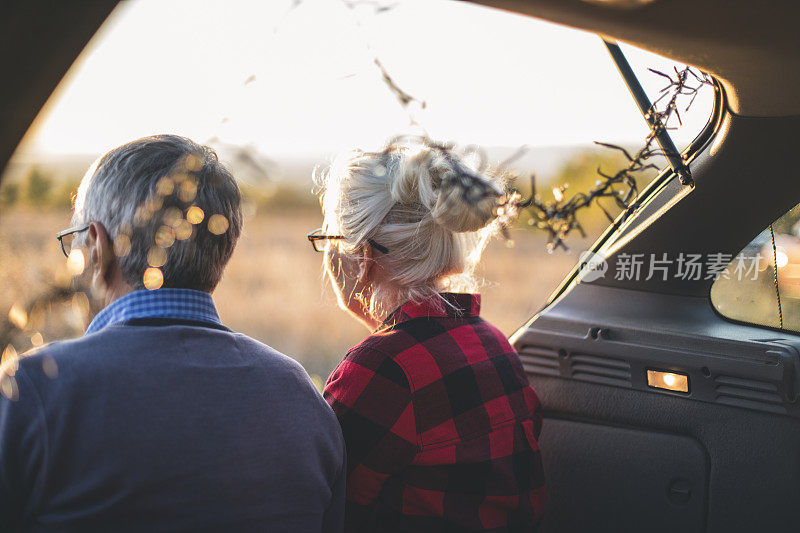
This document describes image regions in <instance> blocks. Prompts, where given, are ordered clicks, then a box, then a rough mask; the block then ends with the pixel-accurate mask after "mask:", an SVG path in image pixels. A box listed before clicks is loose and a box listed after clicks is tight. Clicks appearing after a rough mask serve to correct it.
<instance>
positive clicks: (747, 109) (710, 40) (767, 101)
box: [470, 0, 800, 117]
mask: <svg viewBox="0 0 800 533" xmlns="http://www.w3.org/2000/svg"><path fill="white" fill-rule="evenodd" d="M470 1H472V2H474V3H477V4H483V5H487V6H492V7H497V8H502V9H506V10H509V11H513V12H515V13H520V14H525V15H530V16H533V17H536V18H541V19H544V20H548V21H551V22H555V23H559V24H564V25H567V26H571V27H574V28H578V29H582V30H587V31H591V32H595V33H598V34H601V35H602V36H604V37H605V38H608V39H613V40H619V41H624V42H626V43H629V44H632V45H635V46H638V47H640V48H643V49H646V50H649V51H651V52H654V53H657V54H660V55H663V56H665V57H668V58H671V59H674V60H676V61H681V62H685V63H687V64H690V65H693V66H695V67H697V68H700V69H701V70H704V71H706V72H708V73H710V74H712V75H713V76H714V77H715V78H717V79H719V81H720V83H721V84H722V86H723V88H724V89H725V92H726V96H727V102H728V105H729V107H730V110H731V111H732V112H733V113H736V114H738V115H744V116H759V117H764V116H787V115H798V114H800V99H798V98H797V93H798V90H800V69H797V68H793V67H794V66H795V65H797V56H796V52H797V51H798V50H800V31H797V20H798V18H799V17H800V3H798V2H796V1H794V0H776V1H773V2H770V3H769V5H768V8H767V5H764V4H757V3H754V2H730V1H729V0H703V1H699V0H653V1H650V2H648V3H642V2H630V1H625V0H604V1H602V2H600V1H597V0H595V2H590V1H587V0H470ZM620 6H628V7H620ZM550 53H553V52H552V51H551V52H550Z"/></svg>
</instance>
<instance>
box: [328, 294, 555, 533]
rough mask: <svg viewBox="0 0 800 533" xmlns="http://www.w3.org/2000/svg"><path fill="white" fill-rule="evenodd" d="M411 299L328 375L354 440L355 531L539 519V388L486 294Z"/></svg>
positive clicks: (508, 527) (515, 527)
mask: <svg viewBox="0 0 800 533" xmlns="http://www.w3.org/2000/svg"><path fill="white" fill-rule="evenodd" d="M442 296H443V297H444V299H445V300H446V301H447V302H448V304H449V305H443V304H442V302H441V300H439V299H433V298H432V299H430V300H428V301H425V302H422V303H407V304H405V305H403V306H402V307H400V308H399V309H398V310H396V311H395V312H394V313H392V315H391V316H390V317H389V318H388V319H387V321H386V322H385V323H384V326H382V327H381V328H380V329H379V330H378V331H377V332H375V333H373V334H372V335H370V336H369V337H367V338H366V339H365V340H364V341H363V342H362V343H361V344H359V345H358V346H356V347H355V348H353V349H351V350H350V351H349V352H348V353H347V355H346V356H345V358H344V360H342V362H341V363H339V366H337V367H336V369H335V370H334V371H333V373H332V374H331V376H330V377H329V378H328V382H327V384H326V386H325V398H326V399H327V400H328V403H330V404H331V406H332V407H333V410H334V411H335V412H336V416H337V417H338V418H339V422H340V423H341V426H342V431H343V433H344V438H345V442H346V444H347V468H348V478H347V511H346V519H345V522H346V529H347V530H348V531H414V532H422V531H436V532H439V531H451V530H453V531H464V530H466V531H469V530H479V531H531V530H532V529H533V526H534V525H535V524H536V523H537V522H538V521H539V519H540V518H541V514H542V510H543V507H544V497H545V492H544V474H543V471H542V462H541V457H540V455H539V448H538V445H537V442H536V438H537V437H538V435H539V430H540V429H541V421H542V417H541V413H540V404H539V398H538V397H537V396H536V393H535V392H534V391H533V389H532V388H531V387H530V386H529V385H528V381H527V378H526V377H525V373H524V371H523V369H522V365H521V363H520V360H519V357H518V356H517V353H516V352H515V351H514V349H513V348H512V347H511V345H510V344H509V343H508V339H506V337H505V336H504V335H503V334H502V333H501V332H500V331H499V330H498V329H497V328H495V327H494V326H492V325H491V324H489V323H488V322H486V321H485V320H483V319H481V318H480V317H479V316H478V312H479V310H480V295H477V294H452V293H444V294H442Z"/></svg>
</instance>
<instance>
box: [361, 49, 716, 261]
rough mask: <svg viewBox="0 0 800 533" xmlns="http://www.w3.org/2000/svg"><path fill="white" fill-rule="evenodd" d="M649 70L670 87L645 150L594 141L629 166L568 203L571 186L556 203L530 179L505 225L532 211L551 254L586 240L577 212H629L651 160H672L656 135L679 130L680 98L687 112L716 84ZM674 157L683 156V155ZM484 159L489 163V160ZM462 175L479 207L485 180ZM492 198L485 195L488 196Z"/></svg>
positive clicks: (508, 205) (692, 74) (652, 112)
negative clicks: (576, 239)
mask: <svg viewBox="0 0 800 533" xmlns="http://www.w3.org/2000/svg"><path fill="white" fill-rule="evenodd" d="M376 62H377V60H376ZM382 70H383V68H382ZM648 70H650V71H651V72H653V73H654V74H657V75H659V76H662V77H664V78H666V79H667V80H668V82H669V83H668V84H667V86H665V87H664V88H662V89H661V91H660V92H659V97H658V98H657V99H656V100H655V102H653V104H652V105H651V106H650V109H649V111H648V113H647V115H646V117H645V118H646V119H647V120H648V124H650V125H651V127H650V133H649V134H648V135H647V137H646V139H645V142H644V146H642V148H641V149H639V150H638V151H637V152H636V153H633V154H631V153H630V152H629V151H628V150H626V149H625V148H623V147H622V146H618V145H615V144H610V143H603V142H597V141H595V144H597V145H599V146H603V147H605V148H608V149H610V150H616V151H618V152H620V153H621V154H622V155H623V156H624V157H625V159H626V160H627V161H628V164H627V166H626V167H624V168H622V169H620V170H618V171H617V172H616V173H614V174H608V173H606V172H604V171H603V170H602V169H601V168H598V169H597V174H598V176H599V179H598V180H597V182H596V184H595V187H594V188H592V189H591V190H589V191H587V192H579V193H576V194H574V195H572V196H571V197H569V198H567V197H566V195H565V194H564V193H565V191H566V189H567V187H568V185H567V184H565V185H561V186H559V187H556V188H554V189H553V197H554V200H552V201H546V200H543V199H542V197H541V195H540V194H539V193H538V192H537V189H536V180H535V176H534V175H533V174H532V175H531V176H530V184H531V194H530V196H529V197H528V198H527V199H523V196H522V193H520V192H519V190H517V189H512V190H511V191H510V192H509V193H508V194H506V195H505V196H504V197H503V198H502V199H500V200H499V204H498V211H499V212H500V213H501V214H502V215H503V216H504V217H505V218H504V220H506V221H508V220H511V219H512V218H515V217H517V216H518V215H519V213H520V212H521V211H523V210H528V211H529V212H530V215H531V216H532V221H533V226H534V227H536V228H538V229H540V230H542V231H544V232H546V233H547V236H548V243H547V248H548V251H552V250H554V249H556V248H558V247H561V248H564V249H566V245H565V242H564V240H565V239H566V237H567V236H568V235H569V234H570V233H571V232H572V231H574V230H577V231H578V232H579V233H580V234H581V236H584V237H585V236H586V233H585V231H584V230H583V227H582V226H581V224H580V222H579V220H578V213H579V212H580V211H581V210H582V209H585V208H588V207H590V206H592V205H596V206H597V207H599V208H600V209H601V210H602V211H603V213H604V214H605V215H606V217H607V218H608V219H609V221H610V222H613V221H614V217H613V216H612V215H611V214H610V213H609V212H608V210H607V209H606V208H605V207H604V206H603V205H602V204H601V203H600V199H602V198H608V199H611V200H612V201H613V202H614V204H616V206H617V207H618V208H619V209H621V210H626V209H628V208H630V207H631V205H632V204H633V202H634V201H635V200H636V199H637V197H638V194H639V189H638V186H637V183H636V175H637V174H639V173H641V172H644V171H646V170H658V166H657V165H656V164H655V163H654V162H652V161H653V158H656V157H664V156H667V155H673V154H666V153H665V152H664V151H663V150H661V149H660V148H658V147H657V136H658V135H659V134H660V133H661V132H662V131H664V130H670V129H675V128H674V127H672V126H671V123H670V122H671V119H672V117H673V116H674V117H675V118H676V119H677V120H678V124H682V121H681V117H680V112H679V111H678V100H679V98H681V97H689V98H690V99H689V103H688V104H687V105H686V107H685V108H684V112H685V111H687V110H688V109H689V108H690V107H691V105H692V104H693V103H694V100H695V98H696V97H697V94H698V92H699V91H700V89H701V88H702V87H703V86H705V85H713V82H712V80H711V78H710V77H709V76H708V75H707V74H705V73H702V72H699V73H698V72H696V71H694V70H693V69H692V68H691V67H689V66H686V67H685V68H684V69H683V70H678V69H677V68H675V78H674V79H673V78H672V77H671V76H670V75H668V74H665V73H663V72H660V71H658V70H654V69H648ZM384 80H385V81H386V83H387V85H388V84H389V83H390V82H391V84H390V85H389V89H390V90H392V92H393V93H395V94H396V95H398V102H399V103H400V105H401V106H403V107H404V108H406V107H407V106H408V103H409V102H410V101H409V100H408V99H405V98H400V96H399V95H400V94H403V95H404V94H405V93H403V92H402V91H400V90H399V89H398V88H397V85H396V84H395V83H394V82H393V81H391V78H389V77H388V75H386V74H385V70H384ZM659 103H661V106H659ZM412 120H413V119H412ZM422 140H423V142H425V143H426V144H427V145H428V146H429V147H430V148H433V149H435V150H437V151H440V152H441V153H442V154H445V155H446V156H447V157H448V159H449V160H450V161H456V160H457V159H456V158H454V157H453V156H452V155H451V153H450V152H451V150H452V149H453V147H452V146H450V145H445V144H441V143H436V142H434V141H432V140H431V139H429V138H423V139H422ZM471 150H472V151H473V152H474V151H475V148H474V147H471ZM520 152H522V149H520V150H519V151H518V152H517V154H519V153H520ZM675 155H677V156H678V157H680V154H675ZM483 159H484V160H485V158H483ZM504 164H505V163H504ZM504 164H503V165H504ZM462 168H463V166H462ZM463 176H464V178H465V181H463V183H464V184H465V186H464V187H462V190H463V194H464V195H465V198H466V199H467V200H469V201H473V199H474V201H475V202H477V201H480V200H482V199H483V198H484V196H480V195H476V194H475V191H477V190H482V189H485V187H481V186H480V183H481V180H480V179H479V178H478V177H477V176H475V174H474V173H473V172H472V171H470V170H468V169H465V168H463ZM506 177H507V178H508V180H509V181H511V182H513V181H514V180H516V179H517V178H518V177H519V176H515V175H513V174H510V173H506ZM470 182H471V183H472V184H473V187H469V186H467V185H466V184H467V183H470ZM488 193H489V192H488V191H487V194H488ZM507 225H508V222H504V229H507ZM504 234H505V235H506V236H508V234H507V232H506V231H504Z"/></svg>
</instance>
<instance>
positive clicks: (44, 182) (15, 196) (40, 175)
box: [0, 167, 80, 209]
mask: <svg viewBox="0 0 800 533" xmlns="http://www.w3.org/2000/svg"><path fill="white" fill-rule="evenodd" d="M79 183H80V180H79V179H75V180H62V181H60V182H58V183H57V182H56V181H55V180H53V178H52V177H51V176H49V175H48V174H46V173H44V172H43V171H42V170H40V169H39V168H38V167H32V168H31V169H30V170H29V171H28V173H27V174H26V175H25V177H24V178H23V179H22V180H21V181H18V182H8V181H7V180H6V181H4V182H3V183H2V184H0V207H12V206H16V205H22V206H28V207H38V208H59V209H60V208H63V209H70V208H72V205H73V202H74V200H75V193H76V191H77V190H78V184H79Z"/></svg>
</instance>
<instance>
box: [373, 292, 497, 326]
mask: <svg viewBox="0 0 800 533" xmlns="http://www.w3.org/2000/svg"><path fill="white" fill-rule="evenodd" d="M480 312H481V295H480V294H470V293H455V292H442V293H439V294H436V295H433V296H430V297H428V298H425V299H423V300H417V301H410V302H406V303H404V304H403V305H401V306H400V307H398V308H397V309H395V310H394V311H392V313H391V314H389V316H388V317H387V318H386V320H385V321H384V322H383V325H382V327H384V326H391V325H394V324H398V323H400V322H403V321H406V320H411V319H412V318H419V317H438V318H465V317H473V316H478V315H479V314H480Z"/></svg>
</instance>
